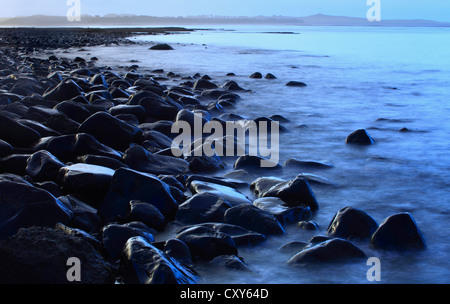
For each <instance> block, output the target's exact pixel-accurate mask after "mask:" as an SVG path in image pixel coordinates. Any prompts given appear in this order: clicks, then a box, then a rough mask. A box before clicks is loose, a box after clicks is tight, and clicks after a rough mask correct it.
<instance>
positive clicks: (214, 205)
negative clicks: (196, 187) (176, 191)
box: [175, 192, 231, 224]
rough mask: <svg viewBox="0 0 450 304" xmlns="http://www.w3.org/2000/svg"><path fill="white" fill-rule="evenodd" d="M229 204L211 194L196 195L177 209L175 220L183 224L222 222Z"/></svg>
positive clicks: (229, 206)
mask: <svg viewBox="0 0 450 304" xmlns="http://www.w3.org/2000/svg"><path fill="white" fill-rule="evenodd" d="M228 208H231V205H230V203H228V202H227V201H225V200H223V199H222V198H220V197H219V196H217V195H215V194H213V193H208V192H204V193H198V194H195V195H194V196H193V197H191V198H190V199H188V200H187V201H185V202H184V203H183V204H181V205H180V206H179V207H178V212H177V215H176V218H175V219H176V220H177V221H179V222H182V223H185V224H198V223H206V222H223V221H224V214H225V211H226V210H227V209H228Z"/></svg>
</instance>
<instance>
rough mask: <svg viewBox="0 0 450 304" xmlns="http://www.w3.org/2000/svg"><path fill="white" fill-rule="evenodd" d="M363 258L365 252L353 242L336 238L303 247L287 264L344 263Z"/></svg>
mask: <svg viewBox="0 0 450 304" xmlns="http://www.w3.org/2000/svg"><path fill="white" fill-rule="evenodd" d="M365 258H367V256H366V254H365V253H364V252H363V251H362V250H361V249H359V248H358V247H356V246H355V245H354V244H353V243H351V242H349V241H346V240H342V239H338V238H336V239H331V240H327V241H324V242H321V243H318V244H316V245H314V246H312V247H309V248H305V249H303V250H302V251H300V252H299V253H297V254H296V255H294V256H293V257H292V258H291V259H290V260H289V261H288V264H293V265H308V264H316V263H344V262H351V261H355V260H362V259H365Z"/></svg>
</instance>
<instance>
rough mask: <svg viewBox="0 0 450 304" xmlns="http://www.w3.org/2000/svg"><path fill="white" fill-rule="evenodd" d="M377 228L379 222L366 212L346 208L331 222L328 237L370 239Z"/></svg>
mask: <svg viewBox="0 0 450 304" xmlns="http://www.w3.org/2000/svg"><path fill="white" fill-rule="evenodd" d="M377 228H378V224H377V222H376V221H375V220H374V219H373V218H372V217H371V216H370V215H368V214H367V213H366V212H364V211H362V210H360V209H358V208H353V207H344V208H342V209H341V210H339V211H338V212H337V213H336V215H335V216H334V217H333V219H332V220H331V222H330V224H329V225H328V229H327V235H328V236H330V237H338V238H342V239H353V238H357V239H368V238H371V237H372V235H373V233H374V232H375V230H377Z"/></svg>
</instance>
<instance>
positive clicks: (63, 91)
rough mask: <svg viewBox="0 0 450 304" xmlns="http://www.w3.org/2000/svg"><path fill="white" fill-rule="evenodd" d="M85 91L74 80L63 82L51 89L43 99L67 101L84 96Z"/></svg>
mask: <svg viewBox="0 0 450 304" xmlns="http://www.w3.org/2000/svg"><path fill="white" fill-rule="evenodd" d="M82 92H84V91H83V89H82V88H81V87H80V86H79V85H78V84H77V83H75V81H73V80H72V79H67V80H64V81H61V82H60V83H59V84H58V85H56V86H55V87H53V88H50V89H49V90H48V91H47V92H45V93H44V95H43V97H44V98H45V99H48V100H55V101H65V100H70V99H72V98H74V97H76V96H79V95H82Z"/></svg>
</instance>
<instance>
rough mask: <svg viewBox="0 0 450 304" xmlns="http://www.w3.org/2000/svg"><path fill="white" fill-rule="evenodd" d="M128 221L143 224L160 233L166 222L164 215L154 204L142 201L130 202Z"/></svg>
mask: <svg viewBox="0 0 450 304" xmlns="http://www.w3.org/2000/svg"><path fill="white" fill-rule="evenodd" d="M127 219H128V220H130V221H138V222H142V223H144V224H145V225H147V226H148V227H150V228H154V229H156V230H158V231H161V230H163V228H164V226H165V224H166V222H165V218H164V215H162V214H161V212H160V211H159V210H158V208H156V207H155V206H154V205H152V204H148V203H145V202H140V201H135V200H133V201H130V210H129V211H128V215H127Z"/></svg>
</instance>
